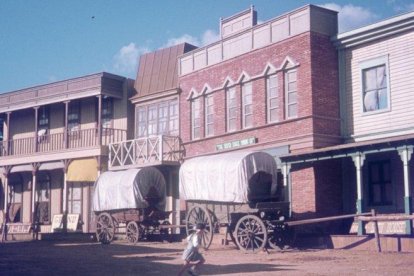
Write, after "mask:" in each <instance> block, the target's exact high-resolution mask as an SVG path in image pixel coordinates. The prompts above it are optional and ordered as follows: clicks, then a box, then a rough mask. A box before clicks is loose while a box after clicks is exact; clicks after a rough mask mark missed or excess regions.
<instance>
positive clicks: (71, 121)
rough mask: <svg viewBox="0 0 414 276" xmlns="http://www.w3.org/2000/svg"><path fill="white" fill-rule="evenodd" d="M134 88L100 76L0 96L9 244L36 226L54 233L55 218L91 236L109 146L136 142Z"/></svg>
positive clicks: (0, 148)
mask: <svg viewBox="0 0 414 276" xmlns="http://www.w3.org/2000/svg"><path fill="white" fill-rule="evenodd" d="M132 85H133V81H132V80H129V79H126V78H124V77H120V76H117V75H112V74H109V73H98V74H92V75H87V76H82V77H78V78H73V79H68V80H64V81H58V82H54V83H49V84H45V85H39V86H35V87H30V88H27V89H21V90H18V91H12V92H8V93H4V94H1V95H0V114H1V118H2V124H1V126H2V127H3V128H2V130H3V133H2V134H3V135H2V141H1V142H0V170H1V175H2V177H1V182H2V186H1V197H0V201H1V204H0V211H1V212H2V214H3V215H2V216H1V218H0V219H1V220H2V222H4V221H7V224H8V229H9V233H11V235H9V238H14V237H13V234H12V233H16V232H27V231H28V229H29V228H30V227H31V226H32V225H34V224H36V225H39V231H40V232H41V233H48V232H51V231H52V229H51V224H52V219H53V217H54V216H55V215H58V214H67V213H69V214H79V222H80V223H79V227H78V230H79V231H83V232H89V231H91V230H93V228H94V223H93V220H94V216H93V214H92V212H91V208H90V198H91V195H92V192H93V184H94V181H95V180H96V178H97V177H98V175H99V174H100V172H102V171H105V170H106V167H107V165H106V164H107V160H108V145H109V144H110V143H114V142H117V141H123V140H126V139H128V138H131V137H133V132H132V131H131V130H132V126H129V125H128V124H129V123H131V122H128V120H127V118H128V117H132V116H133V112H134V110H133V108H132V105H131V104H130V102H129V101H128V98H129V97H130V96H132V92H133V86H132Z"/></svg>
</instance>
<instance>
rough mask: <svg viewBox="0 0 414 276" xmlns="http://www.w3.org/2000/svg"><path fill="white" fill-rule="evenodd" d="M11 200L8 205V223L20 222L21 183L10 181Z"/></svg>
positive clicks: (21, 203) (21, 205) (21, 211)
mask: <svg viewBox="0 0 414 276" xmlns="http://www.w3.org/2000/svg"><path fill="white" fill-rule="evenodd" d="M9 189H10V193H11V198H10V205H9V221H10V222H22V215H23V210H22V209H23V208H22V207H23V183H22V182H21V181H17V180H16V181H10V185H9Z"/></svg>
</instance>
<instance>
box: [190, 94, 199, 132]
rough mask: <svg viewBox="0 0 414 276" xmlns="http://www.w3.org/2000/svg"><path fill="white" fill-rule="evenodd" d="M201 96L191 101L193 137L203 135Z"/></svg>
mask: <svg viewBox="0 0 414 276" xmlns="http://www.w3.org/2000/svg"><path fill="white" fill-rule="evenodd" d="M200 111H201V107H200V98H197V99H193V101H192V102H191V129H192V138H193V139H199V138H200V137H201V133H200V129H201V118H200Z"/></svg>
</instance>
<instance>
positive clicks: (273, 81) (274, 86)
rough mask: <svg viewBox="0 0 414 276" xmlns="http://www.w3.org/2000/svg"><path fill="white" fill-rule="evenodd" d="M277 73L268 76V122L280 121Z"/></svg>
mask: <svg viewBox="0 0 414 276" xmlns="http://www.w3.org/2000/svg"><path fill="white" fill-rule="evenodd" d="M278 87H279V86H278V81H277V75H271V76H268V77H267V79H266V94H267V122H268V123H274V122H277V121H279V93H278Z"/></svg>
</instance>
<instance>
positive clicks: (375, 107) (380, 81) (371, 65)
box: [360, 57, 390, 113]
mask: <svg viewBox="0 0 414 276" xmlns="http://www.w3.org/2000/svg"><path fill="white" fill-rule="evenodd" d="M360 68H361V81H362V100H363V112H364V113H368V112H375V111H386V110H389V107H390V102H389V100H390V96H389V89H388V74H387V71H388V69H387V68H388V59H387V57H381V58H377V59H374V60H369V61H365V62H362V63H361V64H360Z"/></svg>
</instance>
